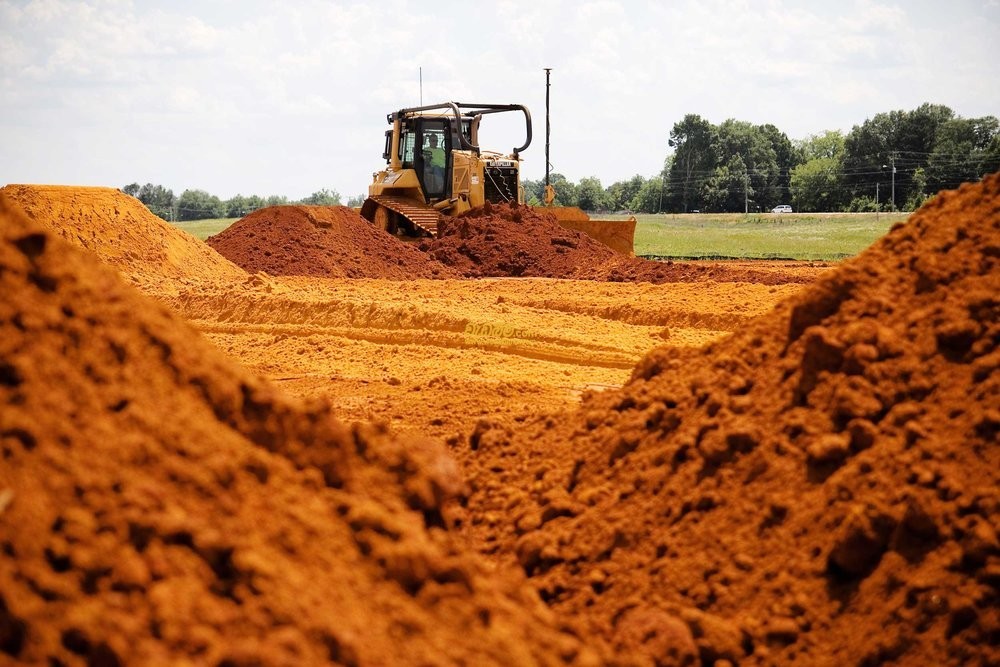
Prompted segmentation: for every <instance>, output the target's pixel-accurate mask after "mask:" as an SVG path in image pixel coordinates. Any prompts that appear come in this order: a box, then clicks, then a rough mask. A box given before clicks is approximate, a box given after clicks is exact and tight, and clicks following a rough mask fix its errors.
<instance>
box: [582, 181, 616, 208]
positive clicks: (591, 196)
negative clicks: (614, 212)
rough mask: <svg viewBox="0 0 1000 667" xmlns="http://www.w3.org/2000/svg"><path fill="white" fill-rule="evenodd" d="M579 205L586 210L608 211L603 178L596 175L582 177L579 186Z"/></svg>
mask: <svg viewBox="0 0 1000 667" xmlns="http://www.w3.org/2000/svg"><path fill="white" fill-rule="evenodd" d="M576 205H577V206H579V207H580V208H582V209H583V210H584V211H606V210H608V205H607V200H606V197H605V194H604V188H603V187H602V186H601V180H600V179H599V178H597V177H596V176H590V177H588V178H581V179H580V184H579V186H578V187H577V204H576Z"/></svg>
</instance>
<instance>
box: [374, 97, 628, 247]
mask: <svg viewBox="0 0 1000 667" xmlns="http://www.w3.org/2000/svg"><path fill="white" fill-rule="evenodd" d="M498 113H521V114H522V115H523V117H524V130H525V134H524V143H523V144H522V145H521V146H518V147H515V148H514V149H513V150H512V151H511V152H510V153H507V154H504V153H498V152H494V151H487V150H483V149H482V148H480V146H479V125H480V122H481V121H482V118H483V116H487V115H490V114H498ZM387 120H388V122H389V124H390V125H391V126H392V128H391V129H389V130H387V131H386V133H385V149H384V151H383V153H382V158H383V159H384V160H385V161H386V167H385V168H384V169H383V170H381V171H379V172H377V173H375V175H374V178H373V181H372V184H371V185H370V186H369V187H368V198H367V199H366V200H365V202H364V204H362V206H361V215H362V216H363V217H364V218H366V219H367V220H369V221H370V222H372V223H373V224H374V225H375V226H376V227H378V228H380V229H382V230H385V231H386V232H388V233H390V234H395V235H398V236H401V237H409V238H420V237H427V236H431V237H433V236H437V229H438V222H439V221H440V219H441V215H452V216H454V215H458V214H460V213H463V212H465V211H468V210H470V209H473V208H478V207H481V206H483V205H485V203H486V202H490V203H492V204H502V203H510V202H515V203H518V204H523V203H524V189H523V188H522V186H521V176H520V171H521V153H522V152H523V151H524V150H525V149H527V148H528V146H529V145H530V144H531V114H530V113H529V112H528V109H527V108H526V107H524V106H523V105H520V104H466V103H462V102H441V103H439V104H429V105H425V106H419V107H410V108H406V109H400V110H399V111H396V112H393V113H391V114H389V115H388V116H387ZM545 210H549V211H551V212H552V213H553V214H555V216H556V219H557V220H559V224H561V225H562V226H564V227H567V228H571V229H577V230H579V231H583V232H584V233H586V234H588V235H590V236H592V237H594V238H595V239H597V240H598V241H601V242H602V243H605V244H606V245H608V246H610V247H612V248H614V249H616V250H619V251H620V252H624V253H626V254H631V253H632V237H633V235H634V232H635V218H631V219H630V220H625V221H621V220H616V221H597V220H590V218H589V217H588V216H587V215H586V213H583V211H580V209H562V210H561V209H560V208H559V207H549V208H547V209H545Z"/></svg>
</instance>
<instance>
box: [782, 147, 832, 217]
mask: <svg viewBox="0 0 1000 667" xmlns="http://www.w3.org/2000/svg"><path fill="white" fill-rule="evenodd" d="M840 173H841V172H840V158H839V157H814V158H812V159H810V160H809V161H808V162H804V163H803V164H800V165H798V166H796V167H795V168H793V169H792V177H791V181H790V189H791V194H792V204H793V205H794V207H795V210H797V211H834V210H839V209H840V205H841V201H840V194H841V190H842V187H841V182H840Z"/></svg>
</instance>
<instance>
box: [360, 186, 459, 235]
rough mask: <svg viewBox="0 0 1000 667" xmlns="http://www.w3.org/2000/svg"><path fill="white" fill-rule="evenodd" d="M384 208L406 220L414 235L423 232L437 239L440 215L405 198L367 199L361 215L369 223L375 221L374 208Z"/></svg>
mask: <svg viewBox="0 0 1000 667" xmlns="http://www.w3.org/2000/svg"><path fill="white" fill-rule="evenodd" d="M376 205H377V206H384V207H385V208H387V209H389V210H390V211H395V212H396V213H398V214H399V215H401V216H403V217H404V218H406V220H407V221H409V223H410V224H411V225H413V228H414V229H413V231H414V232H416V233H418V234H419V233H420V232H423V233H425V234H427V235H428V236H431V237H434V238H437V232H438V222H439V221H440V220H441V214H440V213H438V212H437V211H435V210H434V209H432V208H428V207H426V206H423V205H421V204H415V203H413V201H412V200H410V199H407V198H406V197H399V196H396V195H375V196H373V197H369V198H368V199H367V200H366V201H365V203H364V205H363V206H362V207H361V215H363V216H364V217H365V218H366V219H368V220H369V221H373V220H374V219H375V207H376Z"/></svg>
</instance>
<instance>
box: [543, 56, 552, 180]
mask: <svg viewBox="0 0 1000 667" xmlns="http://www.w3.org/2000/svg"><path fill="white" fill-rule="evenodd" d="M551 73H552V68H551V67H546V68H545V187H546V188H547V187H549V170H550V169H551V168H552V163H551V162H549V133H550V132H551V129H552V128H551V125H550V123H549V87H550V85H551V84H550V83H549V75H550V74H551Z"/></svg>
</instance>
